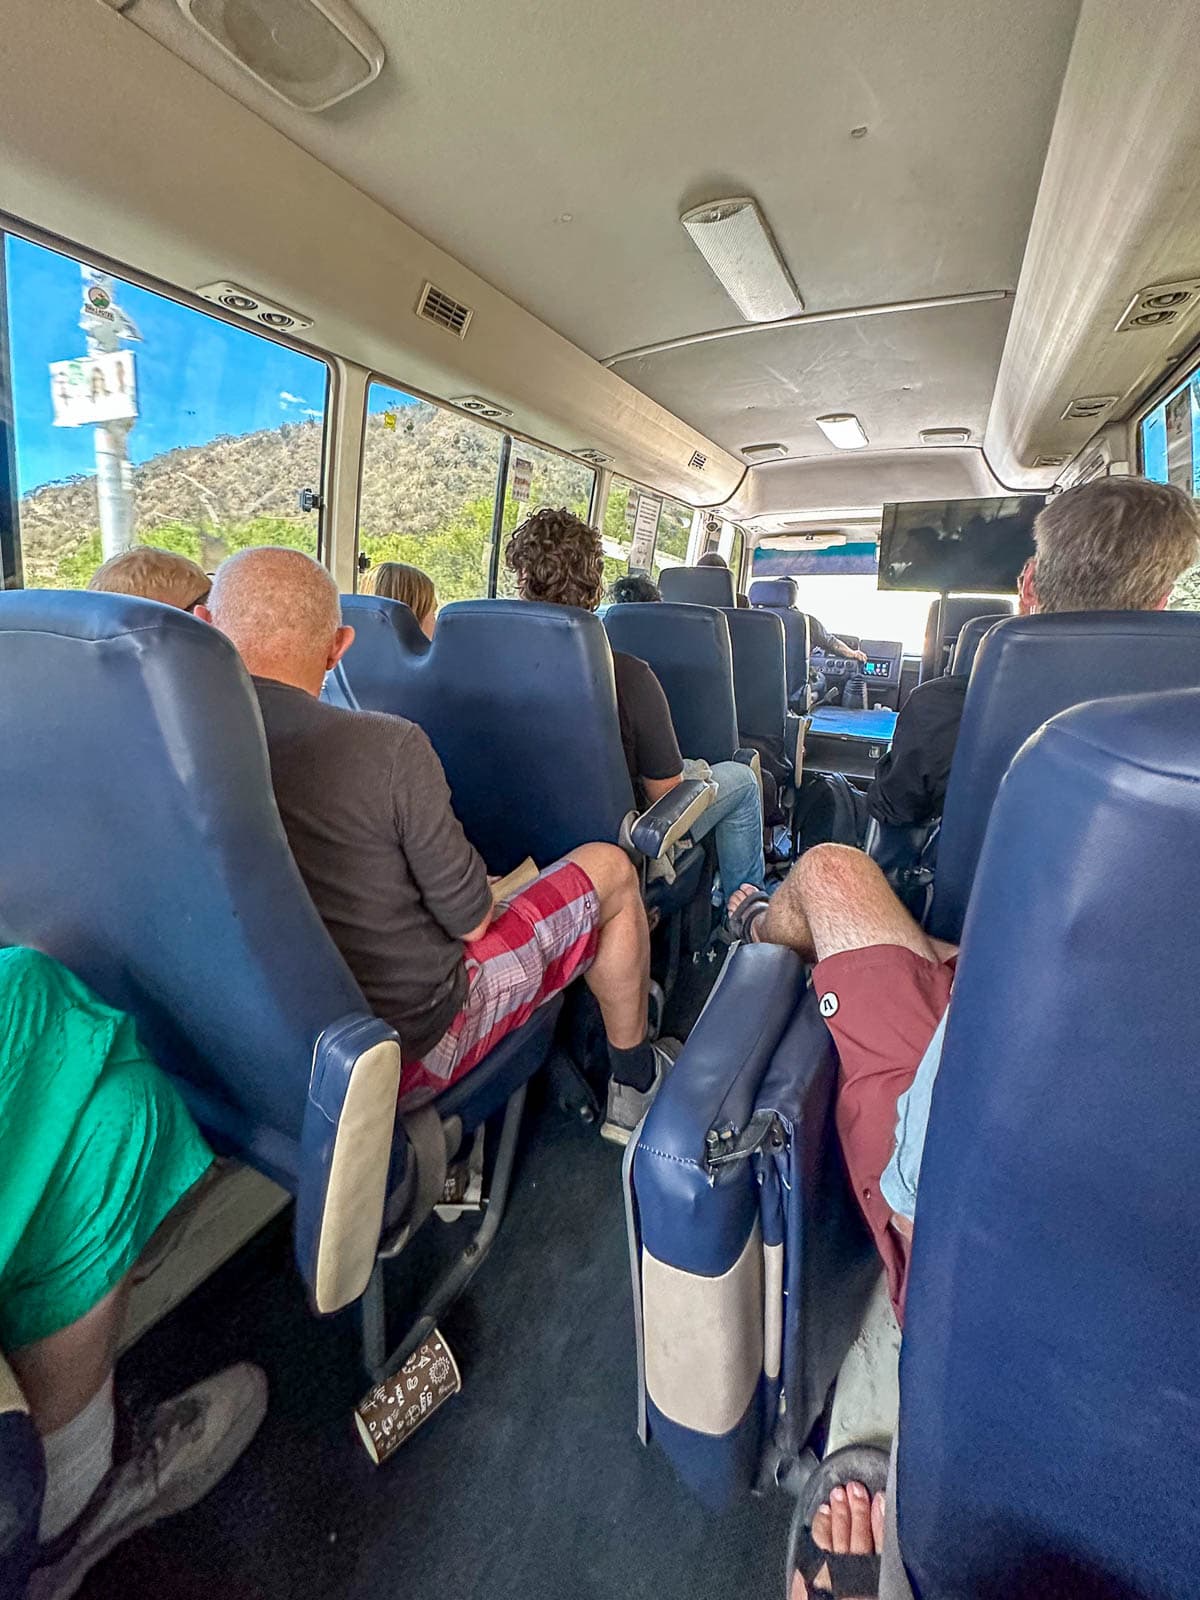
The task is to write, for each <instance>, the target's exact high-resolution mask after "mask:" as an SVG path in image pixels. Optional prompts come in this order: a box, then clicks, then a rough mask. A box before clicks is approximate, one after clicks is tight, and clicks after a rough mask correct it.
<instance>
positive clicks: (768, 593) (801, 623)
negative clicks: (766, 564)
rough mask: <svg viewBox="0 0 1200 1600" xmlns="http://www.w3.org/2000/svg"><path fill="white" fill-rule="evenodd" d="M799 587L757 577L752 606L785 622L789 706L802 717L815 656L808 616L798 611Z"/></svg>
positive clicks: (788, 580) (783, 580)
mask: <svg viewBox="0 0 1200 1600" xmlns="http://www.w3.org/2000/svg"><path fill="white" fill-rule="evenodd" d="M799 594H800V588H799V585H798V584H797V582H796V580H795V578H756V579H755V580H754V582H753V583H752V584H751V585H750V604H751V605H752V606H761V607H762V608H763V609H764V610H767V611H773V612H774V613H775V615H776V616H777V617H778V618H779V620H780V621H781V622H782V623H783V629H784V644H785V647H786V651H787V682H788V703H789V705H790V706H791V707H792V709H793V710H794V711H798V712H799V713H800V714H801V715H803V714H804V713H805V712H806V711H807V710H808V698H809V696H808V668H809V659H810V656H811V654H812V642H811V640H810V638H809V627H808V617H807V615H806V614H805V613H804V612H803V611H801V610H800V609H799V605H800V601H799Z"/></svg>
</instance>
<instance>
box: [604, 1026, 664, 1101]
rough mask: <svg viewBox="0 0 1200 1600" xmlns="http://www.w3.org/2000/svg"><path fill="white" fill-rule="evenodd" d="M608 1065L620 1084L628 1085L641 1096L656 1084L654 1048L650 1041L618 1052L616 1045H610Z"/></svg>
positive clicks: (645, 1040) (644, 1041)
mask: <svg viewBox="0 0 1200 1600" xmlns="http://www.w3.org/2000/svg"><path fill="white" fill-rule="evenodd" d="M608 1064H609V1066H610V1067H611V1068H612V1075H613V1077H614V1078H615V1079H616V1080H617V1082H618V1083H624V1084H627V1085H628V1086H629V1088H631V1089H636V1090H637V1091H638V1093H639V1094H645V1092H646V1090H647V1089H649V1088H650V1087H651V1085H652V1084H653V1082H654V1071H655V1066H656V1062H655V1059H654V1046H653V1045H652V1044H651V1043H650V1041H649V1039H643V1040H642V1042H641V1044H635V1045H634V1047H633V1049H632V1050H618V1049H617V1047H616V1045H615V1044H610V1045H609V1047H608Z"/></svg>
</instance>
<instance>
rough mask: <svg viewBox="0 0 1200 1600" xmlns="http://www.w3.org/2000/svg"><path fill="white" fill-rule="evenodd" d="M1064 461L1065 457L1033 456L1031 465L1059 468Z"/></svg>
mask: <svg viewBox="0 0 1200 1600" xmlns="http://www.w3.org/2000/svg"><path fill="white" fill-rule="evenodd" d="M1066 459H1067V458H1066V456H1035V457H1034V459H1033V464H1034V466H1035V467H1061V466H1062V464H1063V462H1064V461H1065V460H1066Z"/></svg>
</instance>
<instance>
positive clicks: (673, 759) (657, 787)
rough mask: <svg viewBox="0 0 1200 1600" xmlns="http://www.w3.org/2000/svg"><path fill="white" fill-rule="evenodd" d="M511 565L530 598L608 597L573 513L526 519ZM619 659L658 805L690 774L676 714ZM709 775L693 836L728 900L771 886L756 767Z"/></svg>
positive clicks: (639, 762)
mask: <svg viewBox="0 0 1200 1600" xmlns="http://www.w3.org/2000/svg"><path fill="white" fill-rule="evenodd" d="M504 561H505V565H506V566H507V567H508V569H509V571H510V572H512V573H513V574H514V576H515V577H516V580H517V587H518V591H519V593H520V595H521V598H522V599H523V600H540V601H543V602H545V603H548V604H550V605H559V606H578V607H579V608H580V609H581V610H584V611H595V610H596V608H597V606H598V605H599V604H600V600H601V597H602V596H603V594H604V554H603V548H602V546H601V543H600V535H599V534H598V533H597V532H596V530H595V529H594V528H591V527H589V526H588V524H587V523H586V522H584V521H583V520H582V518H580V517H577V516H575V515H574V513H572V512H570V511H566V510H557V511H556V510H551V509H550V508H548V507H547V508H543V509H542V510H541V511H535V512H534V513H533V515H532V516H529V517H527V518H526V519H525V521H524V522H523V523H522V524H521V525H520V527H519V528H517V529H516V531H515V532H514V533H513V534H512V536H511V538H510V539H509V541H508V545H507V546H506V548H505V552H504ZM612 655H613V672H614V675H615V677H616V685H617V713H618V716H619V718H620V723H621V744H622V747H623V749H624V752H625V762H626V765H627V766H628V768H629V779H630V782H631V783H632V784H633V790H634V794H635V795H636V796H637V797H638V799H639V801H640V802H644V803H647V804H650V805H653V804H654V802H655V801H656V800H661V799H662V797H663V796H664V795H666V794H670V792H671V790H672V789H674V788H675V786H676V784H678V783H681V782H682V781H683V778H684V775H685V774H684V759H683V757H682V756H681V755H680V753H679V744H678V742H677V740H676V738H675V726H674V723H673V722H672V721H671V711H670V708H669V706H668V705H667V697H666V695H665V694H664V693H663V689H662V685H661V684H660V683H659V681H658V679H657V678H656V677H655V676H654V673H653V672H652V671H651V669H650V667H649V666H648V665H647V663H646V662H644V661H641V660H639V659H638V657H637V656H630V655H626V654H625V653H624V651H621V650H614V651H613V653H612ZM710 770H711V774H712V778H713V781H714V782H715V783H716V785H717V798H716V801H715V802H714V804H713V805H711V806H710V807H709V809H708V810H707V811H706V812H705V813H704V814H703V816H702V817H701V818H700V820H699V822H698V823H697V824H696V825H695V827H694V828H693V829H692V837H693V838H694V839H703V838H705V837H706V836H707V835H708V834H709V833H712V834H714V837H715V840H716V846H717V865H718V868H719V870H720V874H721V890H722V893H723V895H724V897H725V900H726V901H727V902H728V900H729V897H730V895H731V894H733V893H734V892H735V891H736V890H737V889H738V888H739V887H742V886H744V885H750V886H752V887H754V888H758V889H761V888H763V886H764V883H765V878H766V867H765V863H764V861H763V819H762V800H761V797H760V795H759V788H758V779H757V778H756V777H755V775H754V772H753V770H752V769H751V768H750V767H747V766H743V765H742V764H741V762H738V761H719V762H717V763H716V765H715V766H713V767H712V768H711V769H710Z"/></svg>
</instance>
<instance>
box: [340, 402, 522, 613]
mask: <svg viewBox="0 0 1200 1600" xmlns="http://www.w3.org/2000/svg"><path fill="white" fill-rule="evenodd" d="M503 442H504V435H503V434H501V433H497V432H496V430H495V429H494V428H487V427H484V425H483V424H482V423H480V422H475V421H474V420H473V419H472V418H470V417H466V416H463V415H462V413H461V412H458V411H450V410H446V409H444V408H443V407H441V406H435V405H431V404H430V402H429V401H428V400H418V399H416V398H414V396H412V395H410V394H405V392H404V391H403V389H393V388H390V387H389V386H388V385H386V384H383V383H372V384H371V386H370V389H369V390H368V393H367V425H366V438H365V440H364V442H363V462H362V489H361V493H360V495H359V503H358V548H359V554H360V555H363V556H366V557H367V559H368V560H369V561H370V563H371V565H372V566H374V565H376V564H377V563H378V562H380V561H406V562H408V563H409V565H410V566H414V567H420V568H422V569H423V570H424V571H425V572H427V573H428V574H429V576H430V577H431V578H432V579H433V583H434V588H435V589H436V590H437V597H438V602H439V604H441V605H444V604H446V602H447V601H450V600H474V599H477V598H478V597H479V596H480V595H485V594H487V592H488V567H489V558H490V554H491V547H492V509H493V507H494V505H495V502H496V476H497V472H498V470H499V466H500V451H501V447H502V445H503Z"/></svg>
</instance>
